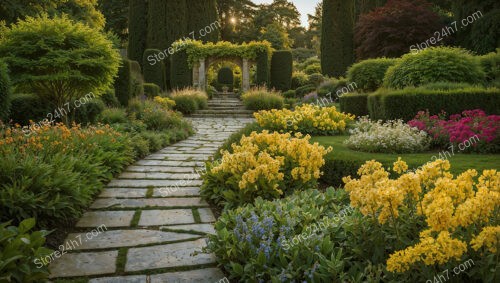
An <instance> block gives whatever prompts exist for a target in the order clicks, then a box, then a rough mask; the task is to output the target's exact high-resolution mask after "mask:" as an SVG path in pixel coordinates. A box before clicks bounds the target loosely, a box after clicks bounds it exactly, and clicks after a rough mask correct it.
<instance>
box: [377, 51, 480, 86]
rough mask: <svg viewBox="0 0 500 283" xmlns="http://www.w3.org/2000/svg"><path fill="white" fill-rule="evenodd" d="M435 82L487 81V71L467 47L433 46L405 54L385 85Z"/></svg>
mask: <svg viewBox="0 0 500 283" xmlns="http://www.w3.org/2000/svg"><path fill="white" fill-rule="evenodd" d="M434 82H460V83H469V84H484V83H485V82H486V76H485V73H484V71H483V69H482V67H481V65H480V64H479V60H477V58H476V57H474V56H472V55H471V54H470V53H469V52H468V51H466V50H464V49H460V48H451V47H431V48H427V49H425V50H422V51H420V52H419V53H417V54H412V53H409V54H406V55H404V56H403V57H402V58H401V59H400V60H399V61H398V63H397V64H396V65H394V66H392V67H390V68H389V69H388V70H387V72H386V73H385V78H384V86H386V87H388V88H396V89H403V88H405V87H419V86H421V85H424V84H428V83H434Z"/></svg>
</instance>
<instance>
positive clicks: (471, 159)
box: [311, 136, 500, 174]
mask: <svg viewBox="0 0 500 283" xmlns="http://www.w3.org/2000/svg"><path fill="white" fill-rule="evenodd" d="M347 138H348V136H329V137H313V138H312V139H311V142H318V143H320V144H321V145H323V146H331V147H332V148H333V151H332V152H331V153H329V155H328V156H327V159H328V158H334V159H343V160H359V161H366V160H371V159H375V160H377V161H380V162H381V163H383V164H386V165H387V164H392V162H394V161H395V160H397V158H398V157H401V158H402V159H403V160H404V161H406V163H408V167H409V169H410V170H411V169H413V168H417V167H419V166H421V165H423V164H425V163H427V162H429V161H431V158H432V156H434V155H435V156H436V157H438V155H439V152H438V151H435V152H427V153H414V154H386V153H367V152H359V151H354V150H351V149H349V148H347V146H345V145H344V144H343V142H344V141H345V140H346V139H347ZM442 154H443V153H442ZM450 155H451V157H450ZM447 156H448V160H449V161H450V163H451V172H452V173H454V174H457V173H460V172H463V171H465V170H467V169H476V170H478V171H479V172H481V171H482V170H484V169H497V170H500V154H470V153H462V152H460V151H459V149H458V148H455V154H454V155H453V154H452V153H451V151H449V154H448V155H447Z"/></svg>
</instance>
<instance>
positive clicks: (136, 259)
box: [48, 118, 252, 283]
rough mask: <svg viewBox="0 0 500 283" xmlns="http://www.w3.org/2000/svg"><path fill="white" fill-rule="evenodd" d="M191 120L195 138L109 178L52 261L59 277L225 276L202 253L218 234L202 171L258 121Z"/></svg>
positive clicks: (110, 280)
mask: <svg viewBox="0 0 500 283" xmlns="http://www.w3.org/2000/svg"><path fill="white" fill-rule="evenodd" d="M191 120H192V122H193V125H194V127H195V128H196V130H197V133H196V134H195V135H194V136H192V137H190V138H188V139H186V140H184V141H181V142H179V143H177V144H174V145H171V146H169V147H167V148H165V149H163V150H161V151H159V152H157V153H155V154H152V155H150V156H148V157H146V158H145V159H143V160H140V161H138V162H136V163H135V164H134V165H132V166H129V167H128V168H127V169H126V170H125V172H123V173H122V174H121V175H120V176H119V177H118V178H116V179H114V180H113V181H111V182H110V183H109V184H108V186H107V188H106V189H105V190H104V191H103V192H102V193H101V195H100V196H99V198H98V199H97V200H96V201H95V202H94V203H93V204H92V206H91V207H90V211H88V212H86V213H85V214H84V215H83V217H82V218H81V219H80V220H79V221H78V223H77V224H76V228H75V229H76V230H75V233H72V234H69V235H68V238H67V239H66V242H65V245H64V249H63V247H60V249H59V251H58V252H59V253H60V254H59V256H53V260H50V259H49V260H48V261H49V262H51V264H50V266H49V268H50V271H51V278H52V279H53V280H55V279H62V278H66V279H77V280H78V279H85V281H86V280H87V279H88V280H89V281H88V282H92V283H103V282H106V283H115V282H116V283H118V282H131V283H132V282H133V283H136V282H137V283H139V282H175V283H178V282H186V283H187V282H218V281H219V280H221V279H222V278H223V277H224V275H223V273H222V272H221V270H219V269H218V268H216V262H215V257H214V255H213V254H204V253H196V252H199V251H201V249H202V248H203V247H204V246H206V234H207V233H214V228H213V225H212V223H213V222H214V221H215V217H214V215H213V213H212V211H211V210H210V208H209V206H208V204H207V203H206V202H205V201H204V200H202V199H201V198H200V193H199V186H200V185H201V180H200V177H199V174H197V171H196V170H198V172H199V171H200V170H202V169H203V167H204V161H206V160H207V159H208V158H209V157H211V156H212V155H213V154H214V153H215V151H216V150H217V148H218V147H219V146H220V145H221V144H222V143H223V142H224V141H225V140H226V139H227V138H228V137H229V136H230V135H231V134H232V133H233V132H235V131H237V130H238V129H240V128H242V127H244V125H245V124H246V123H249V122H251V121H252V120H251V119H247V118H202V119H201V118H192V119H191ZM103 225H105V226H103ZM61 254H62V255H61ZM75 281H76V280H75ZM78 282H82V280H79V281H78Z"/></svg>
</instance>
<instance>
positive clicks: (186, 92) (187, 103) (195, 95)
mask: <svg viewBox="0 0 500 283" xmlns="http://www.w3.org/2000/svg"><path fill="white" fill-rule="evenodd" d="M171 96H172V99H173V100H174V101H175V107H174V109H175V110H177V111H180V112H182V113H183V114H188V115H189V114H192V113H194V112H196V111H198V110H199V109H205V108H207V106H208V96H207V94H206V93H205V92H202V91H199V90H196V89H193V88H185V89H182V90H176V91H173V92H172V94H171Z"/></svg>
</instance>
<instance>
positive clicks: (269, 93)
mask: <svg viewBox="0 0 500 283" xmlns="http://www.w3.org/2000/svg"><path fill="white" fill-rule="evenodd" d="M241 99H242V100H243V104H244V105H245V108H246V109H248V110H254V111H259V110H270V109H281V108H283V106H284V105H285V99H284V98H283V96H282V95H281V94H280V93H279V92H276V91H274V90H267V88H265V87H257V88H253V89H251V90H249V91H247V92H245V93H244V94H243V95H242V96H241Z"/></svg>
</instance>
